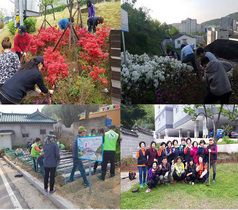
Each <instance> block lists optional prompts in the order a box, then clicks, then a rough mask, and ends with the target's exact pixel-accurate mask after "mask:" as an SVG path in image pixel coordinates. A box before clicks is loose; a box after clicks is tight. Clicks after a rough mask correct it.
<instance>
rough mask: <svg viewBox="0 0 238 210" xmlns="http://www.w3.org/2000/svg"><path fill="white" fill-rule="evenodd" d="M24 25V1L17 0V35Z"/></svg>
mask: <svg viewBox="0 0 238 210" xmlns="http://www.w3.org/2000/svg"><path fill="white" fill-rule="evenodd" d="M21 25H23V0H15V34H17V33H18V30H19V27H20V26H21Z"/></svg>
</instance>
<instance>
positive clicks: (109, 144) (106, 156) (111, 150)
mask: <svg viewBox="0 0 238 210" xmlns="http://www.w3.org/2000/svg"><path fill="white" fill-rule="evenodd" d="M115 129H116V126H114V125H111V126H110V130H109V131H108V132H106V133H105V135H104V142H103V162H102V174H101V175H100V176H98V178H99V179H101V180H103V181H104V180H105V176H106V172H107V163H108V162H110V164H111V167H110V176H111V177H113V176H115V160H116V145H117V141H118V140H119V134H117V133H116V132H115Z"/></svg>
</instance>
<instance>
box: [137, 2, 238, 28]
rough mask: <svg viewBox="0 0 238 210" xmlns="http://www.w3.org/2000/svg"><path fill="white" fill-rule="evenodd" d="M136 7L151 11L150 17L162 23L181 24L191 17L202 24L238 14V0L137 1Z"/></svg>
mask: <svg viewBox="0 0 238 210" xmlns="http://www.w3.org/2000/svg"><path fill="white" fill-rule="evenodd" d="M135 7H136V8H139V7H146V8H148V9H150V10H151V11H150V16H151V17H152V18H153V19H157V20H159V21H160V22H161V23H164V22H166V23H167V24H171V23H179V22H181V20H185V19H187V18H188V17H189V18H192V19H197V22H198V23H199V24H200V23H202V22H204V21H208V20H211V19H215V18H221V17H224V16H226V15H229V14H231V13H234V12H238V0H137V3H136V4H135Z"/></svg>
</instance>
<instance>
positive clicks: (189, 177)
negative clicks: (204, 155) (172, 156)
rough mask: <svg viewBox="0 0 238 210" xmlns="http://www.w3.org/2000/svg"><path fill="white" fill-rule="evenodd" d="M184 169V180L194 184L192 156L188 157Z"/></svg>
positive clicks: (194, 171)
mask: <svg viewBox="0 0 238 210" xmlns="http://www.w3.org/2000/svg"><path fill="white" fill-rule="evenodd" d="M185 171H186V178H185V180H186V181H187V182H188V183H189V184H191V185H194V181H195V178H196V165H195V164H194V160H193V159H192V158H191V159H190V161H189V164H187V163H186V166H185Z"/></svg>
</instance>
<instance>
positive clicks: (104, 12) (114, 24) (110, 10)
mask: <svg viewBox="0 0 238 210" xmlns="http://www.w3.org/2000/svg"><path fill="white" fill-rule="evenodd" d="M82 8H85V6H84V7H82ZM95 9H96V16H102V17H103V18H104V22H106V23H107V25H108V26H110V27H111V28H112V29H121V2H120V1H117V2H107V3H102V4H96V5H95ZM74 11H75V10H73V13H74ZM68 17H69V12H65V13H64V12H56V13H55V18H56V20H54V18H53V14H49V15H47V16H46V19H47V20H48V21H49V23H50V24H51V25H52V26H54V25H57V24H58V21H59V20H60V19H62V18H68ZM87 17H88V13H82V18H83V25H84V27H85V26H87ZM76 18H77V15H76V16H75V20H76ZM43 20H44V16H41V17H37V22H36V29H37V30H38V29H39V28H40V26H41V25H42V22H43ZM76 22H77V21H75V23H76ZM46 27H49V25H48V24H46ZM98 27H101V25H100V24H99V25H98ZM33 34H38V31H36V32H34V33H33ZM5 36H9V37H10V40H11V42H13V39H14V35H12V34H11V33H10V32H9V28H8V26H7V25H5V26H4V28H3V29H1V30H0V41H1V40H2V39H3V37H5ZM0 50H2V46H1V47H0Z"/></svg>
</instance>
